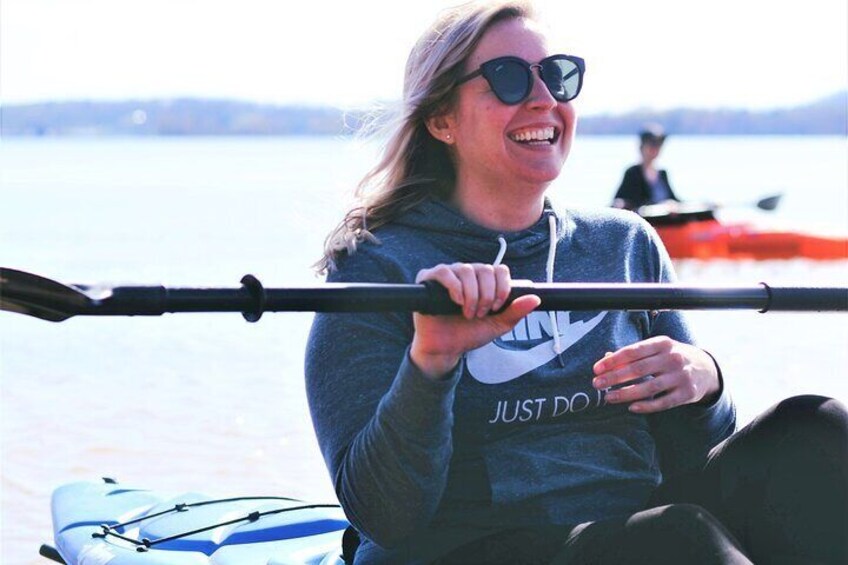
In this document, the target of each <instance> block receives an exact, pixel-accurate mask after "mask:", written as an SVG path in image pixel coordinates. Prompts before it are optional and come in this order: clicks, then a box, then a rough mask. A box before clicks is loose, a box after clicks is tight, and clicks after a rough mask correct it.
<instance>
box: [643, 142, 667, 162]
mask: <svg viewBox="0 0 848 565" xmlns="http://www.w3.org/2000/svg"><path fill="white" fill-rule="evenodd" d="M660 149H662V144H660V143H649V142H645V143H642V145H641V147H640V150H641V153H642V162H644V163H645V164H648V165H650V164H651V163H653V162H654V161H655V160H656V159H657V157H659V155H660Z"/></svg>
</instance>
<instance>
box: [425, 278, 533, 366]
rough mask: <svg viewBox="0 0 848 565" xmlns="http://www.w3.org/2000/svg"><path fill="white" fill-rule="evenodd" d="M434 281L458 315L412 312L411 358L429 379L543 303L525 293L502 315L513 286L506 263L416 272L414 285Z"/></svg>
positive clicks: (507, 329)
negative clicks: (451, 302)
mask: <svg viewBox="0 0 848 565" xmlns="http://www.w3.org/2000/svg"><path fill="white" fill-rule="evenodd" d="M423 281H435V282H437V283H439V284H441V285H442V286H444V287H445V288H446V289H447V291H448V294H449V295H450V297H451V300H453V301H454V302H456V303H457V304H459V305H460V306H462V314H460V315H451V316H429V315H425V314H419V313H417V312H416V313H415V314H414V315H413V321H414V323H415V335H414V336H413V338H412V346H411V347H410V351H409V355H410V358H411V359H412V362H413V363H415V365H416V366H417V367H418V368H419V369H420V370H421V371H422V372H423V373H424V374H425V375H427V376H428V377H431V378H434V379H438V378H442V377H444V376H445V375H447V374H448V373H450V371H451V370H452V369H453V368H454V367H456V365H457V363H459V360H460V358H461V357H462V355H463V354H464V353H465V352H466V351H470V350H472V349H476V348H478V347H481V346H483V345H485V344H487V343H489V342H490V341H492V340H493V339H495V338H497V337H499V336H501V335H503V334H505V333H507V332H508V331H510V330H511V329H512V328H513V327H514V326H515V325H516V324H517V323H518V322H519V321H520V320H521V319H522V318H524V317H525V316H526V315H527V314H529V313H530V312H532V311H533V310H535V309H536V308H537V307H538V306H539V304H540V302H541V300H540V299H539V297H538V296H535V295H532V294H528V295H525V296H521V297H519V298H517V299H516V300H514V301H513V302H512V303H511V304H510V305H509V306H508V307H507V308H506V309H504V311H503V312H500V313H498V314H494V315H490V312H492V311H495V310H498V309H499V308H500V307H501V306H503V305H504V303H505V302H506V300H507V298H508V297H509V292H510V289H511V287H512V279H511V277H510V274H509V268H508V267H507V266H506V265H497V266H494V265H486V264H482V263H454V264H452V265H444V264H443V265H436V266H435V267H432V268H430V269H424V270H422V271H419V272H418V276H416V277H415V282H417V283H420V282H423Z"/></svg>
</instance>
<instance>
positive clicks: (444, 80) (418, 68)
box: [315, 0, 535, 273]
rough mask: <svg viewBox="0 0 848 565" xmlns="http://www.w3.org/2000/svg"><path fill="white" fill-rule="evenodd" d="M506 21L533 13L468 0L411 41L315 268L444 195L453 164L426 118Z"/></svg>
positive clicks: (331, 263)
mask: <svg viewBox="0 0 848 565" xmlns="http://www.w3.org/2000/svg"><path fill="white" fill-rule="evenodd" d="M512 18H527V19H534V18H535V10H534V8H533V6H532V4H531V3H530V1H529V0H499V1H494V2H491V1H490V2H469V3H467V4H462V5H460V6H457V7H455V8H451V9H448V10H445V11H444V12H442V13H441V14H440V16H439V17H438V18H437V19H436V21H435V22H434V23H433V25H431V26H430V28H429V29H428V30H427V31H425V33H424V34H423V35H422V36H421V37H420V38H419V39H418V41H417V42H416V43H415V45H414V47H413V48H412V51H410V53H409V58H408V59H407V62H406V72H405V76H404V85H403V100H402V106H401V109H400V113H399V115H398V116H397V117H396V118H395V119H394V120H391V121H385V120H383V122H384V123H382V124H380V123H378V122H379V120H380V118H379V117H378V118H376V119H375V120H374V121H373V122H372V126H375V127H372V131H386V132H387V133H388V135H387V141H386V143H385V146H384V148H383V152H382V156H381V158H380V160H379V161H378V163H377V165H376V166H375V167H374V168H373V169H371V170H370V171H369V172H368V173H367V174H366V175H365V176H364V177H363V179H362V180H361V181H360V182H359V184H358V185H357V187H356V190H355V192H354V196H355V198H356V203H355V204H354V206H353V207H352V208H351V209H350V210H349V211H348V212H347V214H346V215H345V217H344V219H343V220H342V221H341V222H340V223H339V225H338V226H336V228H335V229H334V230H333V231H331V232H330V234H329V235H328V236H327V239H326V240H325V242H324V256H323V257H322V258H321V259H320V260H319V261H318V262H317V263H316V264H315V267H316V270H317V271H318V272H319V273H326V272H327V271H331V270H333V269H334V268H335V260H336V259H337V258H338V257H339V255H341V254H342V253H343V252H347V253H353V252H355V251H356V247H357V245H358V244H359V243H361V242H362V241H364V240H370V241H376V238H374V236H373V235H372V233H371V232H372V231H373V230H375V229H377V228H379V227H380V226H383V225H385V224H387V223H389V222H391V221H392V220H394V219H396V218H397V217H399V216H400V215H401V214H403V213H404V212H406V211H407V210H410V209H411V208H414V207H415V206H417V205H418V204H420V203H421V202H423V201H424V200H426V199H427V198H430V197H436V198H440V199H445V198H448V197H449V196H450V195H451V193H452V192H453V188H454V182H455V177H456V172H455V168H454V165H453V162H452V159H451V156H450V154H449V152H448V149H447V146H446V145H445V144H444V143H442V142H441V141H438V140H436V139H434V138H433V137H432V136H431V135H430V132H429V131H428V130H427V125H426V123H427V120H428V119H429V118H431V117H434V116H438V115H440V114H442V113H445V112H447V111H449V110H450V108H452V107H453V104H454V103H455V101H456V89H455V85H456V82H457V80H458V79H459V78H460V77H461V76H462V74H463V72H464V71H465V69H464V67H465V61H466V60H467V59H468V57H469V56H470V55H471V53H472V52H473V51H474V49H475V48H476V47H477V44H478V43H479V42H480V39H481V38H482V37H483V35H484V34H485V33H486V31H488V29H489V28H490V27H492V26H493V25H494V24H496V23H498V22H500V21H503V20H507V19H512Z"/></svg>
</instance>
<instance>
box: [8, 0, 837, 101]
mask: <svg viewBox="0 0 848 565" xmlns="http://www.w3.org/2000/svg"><path fill="white" fill-rule="evenodd" d="M455 3H456V0H451V1H448V0H414V1H405V0H356V1H352V0H311V1H298V2H296V1H291V0H290V1H283V0H275V1H274V0H0V100H2V102H3V103H4V104H11V103H23V102H37V101H47V100H69V99H77V100H78V99H101V100H102V99H106V100H115V99H126V98H134V99H147V98H161V97H176V96H190V97H214V98H236V99H241V100H248V101H257V102H270V103H296V102H298V103H300V102H305V103H310V104H335V105H341V106H350V105H357V104H362V103H367V102H368V101H372V100H375V99H384V100H391V99H397V98H399V97H400V90H401V77H402V73H403V66H404V62H405V59H406V55H407V53H408V51H409V48H410V47H411V46H412V44H413V43H414V41H415V39H416V38H417V37H418V35H419V34H420V33H421V31H423V29H424V28H425V27H426V26H427V25H429V23H430V22H431V21H432V19H433V17H434V16H435V14H436V13H437V12H438V10H439V9H441V8H443V7H445V6H450V5H453V4H455ZM537 5H538V6H539V7H540V8H541V9H542V11H543V14H544V16H545V18H544V21H545V23H546V24H547V25H548V26H549V27H550V28H551V29H552V30H553V32H555V34H556V36H555V38H554V39H555V40H556V41H557V42H560V41H561V42H563V43H564V45H565V46H566V47H567V49H568V50H569V51H570V52H572V53H574V54H577V55H581V56H582V57H584V58H585V59H586V62H587V69H588V70H587V76H586V84H585V86H584V90H583V92H582V94H581V97H580V100H579V101H578V102H579V109H580V111H581V112H582V113H584V114H585V113H600V112H621V111H626V110H631V109H635V108H654V109H668V108H674V107H683V106H687V107H699V108H716V107H731V108H751V109H763V108H776V107H782V106H791V105H794V104H798V103H804V102H810V101H813V100H816V99H818V98H821V97H823V96H827V95H829V94H832V93H834V92H837V91H839V90H844V89H846V88H848V33H847V32H848V2H846V1H845V0H804V1H801V0H710V1H707V2H688V1H682V0H676V1H675V0H639V1H624V0H580V1H578V0H538V1H537Z"/></svg>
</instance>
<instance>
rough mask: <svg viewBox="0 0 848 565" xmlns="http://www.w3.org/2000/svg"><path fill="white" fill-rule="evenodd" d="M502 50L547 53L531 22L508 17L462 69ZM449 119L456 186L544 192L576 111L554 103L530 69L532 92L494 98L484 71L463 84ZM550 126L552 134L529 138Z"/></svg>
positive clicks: (566, 146)
mask: <svg viewBox="0 0 848 565" xmlns="http://www.w3.org/2000/svg"><path fill="white" fill-rule="evenodd" d="M505 55H512V56H516V57H520V58H522V59H524V60H525V61H528V62H530V63H538V62H539V61H540V60H542V59H544V58H545V57H546V56H548V55H551V53H549V52H548V46H547V42H546V40H545V37H544V35H543V34H542V33H541V32H540V31H539V30H538V28H537V26H536V24H535V23H534V22H532V21H528V20H525V19H518V18H511V19H509V20H505V21H503V22H499V23H498V24H496V25H494V26H493V27H492V28H490V29H489V31H488V32H486V34H485V35H484V36H483V38H482V39H481V41H480V43H479V45H478V46H477V48H476V49H475V50H474V52H473V53H472V54H471V56H470V57H469V59H468V61H467V63H466V68H465V73H466V74H467V73H470V72H473V71H475V70H476V69H478V68H479V67H480V64H481V63H484V62H486V61H489V60H491V59H494V58H496V57H502V56H505ZM448 120H449V122H450V124H451V127H452V129H451V134H452V136H453V137H454V139H455V142H454V155H455V158H456V167H457V181H458V183H459V184H458V187H459V188H460V189H461V187H462V185H463V183H468V182H470V183H475V184H480V183H484V184H483V186H489V187H498V188H499V189H500V188H501V187H502V188H503V189H507V190H516V189H521V188H522V187H524V188H528V189H532V188H537V189H540V190H542V191H543V190H544V189H545V188H547V185H548V184H549V183H550V182H551V181H552V180H554V179H555V178H556V177H557V176H558V175H559V173H560V170H561V169H562V166H563V164H564V163H565V159H566V157H567V156H568V153H569V150H570V149H571V142H572V139H573V138H574V127H575V123H576V116H575V113H574V109H573V107H572V105H571V104H570V103H568V102H557V101H556V100H555V99H554V98H553V96H551V93H550V92H549V91H548V89H547V87H546V86H545V84H544V83H543V82H542V80H541V78H540V77H539V75H538V72H537V70H536V69H534V70H533V88H532V91H531V93H530V96H529V97H528V98H527V99H526V100H524V101H523V102H521V103H519V104H515V105H512V106H510V105H506V104H504V103H502V102H501V101H500V100H498V98H497V97H496V96H495V94H494V93H493V92H492V90H491V88H490V87H489V83H488V82H486V79H485V78H483V77H482V76H480V77H476V78H474V79H472V80H470V81H468V82H466V83H464V84H463V85H461V86H460V87H459V91H458V93H457V102H456V106H455V107H454V109H453V111H452V112H450V114H449V118H448ZM551 128H552V130H551ZM550 131H553V138H552V139H546V140H543V141H539V140H534V141H528V139H530V138H531V137H532V136H537V137H538V133H541V132H548V133H549V132H550ZM534 132H537V133H534ZM527 134H532V135H527Z"/></svg>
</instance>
